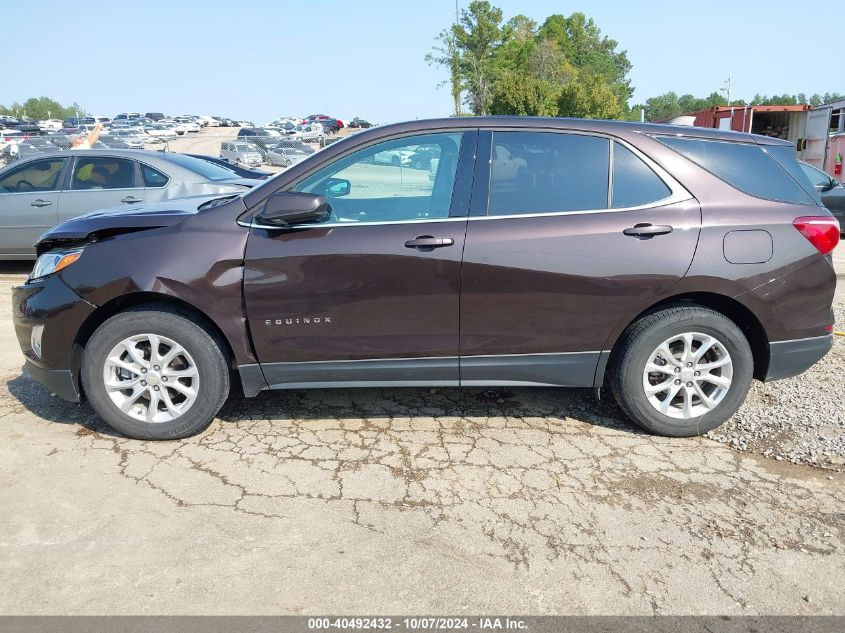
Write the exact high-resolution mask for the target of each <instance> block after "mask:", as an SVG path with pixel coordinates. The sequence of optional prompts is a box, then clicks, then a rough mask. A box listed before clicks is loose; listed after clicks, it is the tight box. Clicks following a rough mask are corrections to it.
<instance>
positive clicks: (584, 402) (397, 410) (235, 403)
mask: <svg viewBox="0 0 845 633" xmlns="http://www.w3.org/2000/svg"><path fill="white" fill-rule="evenodd" d="M6 384H7V387H8V390H9V393H10V394H11V396H12V397H13V398H14V399H15V400H17V401H18V402H19V403H20V404H21V405H22V406H23V407H24V408H25V409H26V410H27V411H29V412H30V413H32V414H33V415H35V416H37V417H39V418H41V419H43V420H47V421H49V422H54V423H56V424H67V425H78V426H79V427H80V429H79V430H78V431H77V434H78V435H85V434H89V433H92V432H93V433H98V434H101V435H105V436H109V437H115V438H124V437H126V436H124V435H123V434H121V433H119V432H117V431H115V430H113V429H112V428H111V427H109V426H108V425H107V424H106V423H105V422H103V421H102V420H101V419H100V418H99V417H98V416H97V415H96V414H95V413H94V411H93V410H92V409H91V407H90V406H89V405H88V404H87V403H84V402H83V403H73V402H66V401H64V400H62V399H60V398H58V397H57V396H53V395H51V394H50V392H49V390H47V389H46V388H45V387H43V386H42V385H41V384H39V383H37V382H36V381H34V380H33V379H32V378H30V377H29V376H28V375H27V374H26V373H22V374H21V375H19V376H17V377H15V378H13V379H11V380H9V381H8V382H7V383H6ZM234 388H235V389H237V387H234ZM217 417H218V419H219V420H220V421H221V422H222V423H223V424H224V426H226V427H228V426H230V425H231V426H233V427H234V426H236V425H237V424H239V423H243V422H246V421H255V420H269V421H273V420H278V421H284V420H300V421H305V422H308V421H312V420H326V419H340V420H344V419H349V420H360V419H391V418H426V419H431V418H441V417H443V418H477V419H482V420H483V419H485V418H502V417H504V418H515V419H522V418H543V419H546V420H552V421H560V422H561V423H564V422H565V421H566V420H567V419H571V420H578V421H580V422H584V423H587V424H590V425H592V426H596V427H604V428H608V429H614V430H619V431H624V432H627V433H632V434H641V433H643V431H642V430H640V429H639V427H637V426H635V425H634V424H633V423H632V422H631V421H630V420H628V418H627V417H626V416H625V414H624V413H623V412H622V411H621V409H620V408H619V407H618V406H617V405H616V402H615V401H614V400H613V398H612V396H610V394H609V393H607V391H605V392H603V394H602V399H601V400H600V401H599V400H596V398H595V396H594V394H593V391H592V390H591V389H555V388H539V387H538V388H514V389H510V388H502V387H496V388H489V389H484V388H478V387H473V388H465V389H458V388H436V389H428V388H375V387H374V388H356V389H311V390H290V391H276V392H273V393H269V392H265V393H261V394H259V395H258V396H257V397H256V398H245V397H243V396H242V395H240V394H232V395H230V397H229V399H228V400H227V402H226V404H224V405H223V408H222V409H221V410H220V413H218V415H217ZM281 428H282V427H280V429H281Z"/></svg>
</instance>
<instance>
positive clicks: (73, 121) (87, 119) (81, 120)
mask: <svg viewBox="0 0 845 633" xmlns="http://www.w3.org/2000/svg"><path fill="white" fill-rule="evenodd" d="M96 123H97V121H96V119H94V117H92V116H83V117H69V118H67V119H65V120H64V121H63V122H62V127H79V126H80V125H95V124H96Z"/></svg>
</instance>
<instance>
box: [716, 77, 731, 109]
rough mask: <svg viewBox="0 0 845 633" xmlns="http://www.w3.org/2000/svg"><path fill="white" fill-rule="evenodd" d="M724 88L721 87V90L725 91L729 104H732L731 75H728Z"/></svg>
mask: <svg viewBox="0 0 845 633" xmlns="http://www.w3.org/2000/svg"><path fill="white" fill-rule="evenodd" d="M723 86H724V87H723V88H720V89H719V92H724V93H725V98H726V99H727V100H728V105H731V76H730V75H728V80H727V81H726V82H725V83H724V84H723Z"/></svg>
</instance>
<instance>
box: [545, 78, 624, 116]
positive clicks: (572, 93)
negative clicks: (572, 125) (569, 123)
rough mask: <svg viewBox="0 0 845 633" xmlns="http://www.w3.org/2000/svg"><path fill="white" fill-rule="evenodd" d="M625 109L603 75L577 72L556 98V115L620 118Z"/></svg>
mask: <svg viewBox="0 0 845 633" xmlns="http://www.w3.org/2000/svg"><path fill="white" fill-rule="evenodd" d="M624 115H625V109H624V108H623V106H622V104H620V103H619V97H618V96H617V95H616V93H615V92H614V90H613V87H612V85H611V84H610V83H609V82H607V80H606V79H605V78H604V77H601V76H597V75H590V74H589V73H579V76H578V78H577V79H576V80H573V81H570V82H569V83H568V84H567V85H566V86H565V87H564V88H563V91H562V92H561V95H560V97H559V98H558V116H573V117H582V118H587V119H621V118H623V116H624Z"/></svg>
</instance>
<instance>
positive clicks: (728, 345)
mask: <svg viewBox="0 0 845 633" xmlns="http://www.w3.org/2000/svg"><path fill="white" fill-rule="evenodd" d="M685 339H686V340H685ZM708 341H714V342H713V343H710V344H709V346H706V344H707V343H708ZM664 342H666V343H667V347H666V348H665V349H667V350H668V352H669V353H661V352H660V351H659V350H658V347H659V346H661V344H663V343H664ZM703 347H704V348H705V350H706V351H704V352H703V354H702V356H701V358H700V359H696V358H695V356H696V354H697V353H698V352H699V351H700V350H701V349H702V348H703ZM686 350H690V355H689V356H688V357H687V356H686V354H687V351H686ZM670 354H671V355H672V357H673V358H672V359H667V358H665V357H667V356H669V355H670ZM690 362H691V363H692V367H689V366H687V363H690ZM720 363H721V365H720ZM646 364H650V366H651V368H653V369H655V371H653V372H650V373H648V374H646ZM696 371H697V372H698V373H695V372H696ZM753 374H754V357H753V354H752V353H751V347H750V346H749V344H748V340H747V339H746V338H745V335H744V334H743V333H742V330H740V328H739V327H738V326H737V325H736V324H735V323H734V322H733V321H731V320H730V319H728V318H727V317H726V316H724V315H723V314H720V313H719V312H716V311H715V310H711V309H709V308H703V307H699V306H677V307H671V308H667V309H664V310H661V311H659V312H654V313H652V314H649V315H647V316H645V317H643V318H642V319H640V320H639V321H637V322H635V323H634V324H632V325H631V326H630V327H629V328H628V330H627V331H626V332H625V334H624V335H623V337H622V338H621V339H620V341H619V343H618V344H617V347H616V349H615V350H614V353H613V356H612V360H611V367H610V387H611V391H612V392H613V395H614V397H615V398H616V400H617V402H618V403H619V406H620V407H622V410H623V411H624V412H625V413H626V414H627V415H628V417H630V418H631V420H633V421H634V422H635V423H637V424H638V425H639V426H641V427H642V428H644V429H646V430H648V431H651V432H652V433H656V434H658V435H667V436H671V437H690V436H693V435H701V434H703V433H706V432H707V431H710V430H712V429H714V428H716V427H717V426H719V425H720V424H722V423H723V422H724V421H725V420H727V419H728V418H729V417H731V416H732V415H733V414H734V413H736V411H737V409H739V407H740V405H741V404H742V402H743V401H744V400H745V396H746V395H747V394H748V389H749V388H750V386H751V380H752V378H753ZM711 381H712V382H711ZM717 383H718V384H717ZM664 385H668V386H666V387H664ZM647 386H648V389H649V390H650V391H651V392H652V393H651V394H649V393H647ZM655 390H659V391H656V392H655ZM699 394H703V395H704V396H706V400H705V399H702V398H701V397H700V395H699ZM667 398H669V402H668V403H667V402H666V400H667Z"/></svg>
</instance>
